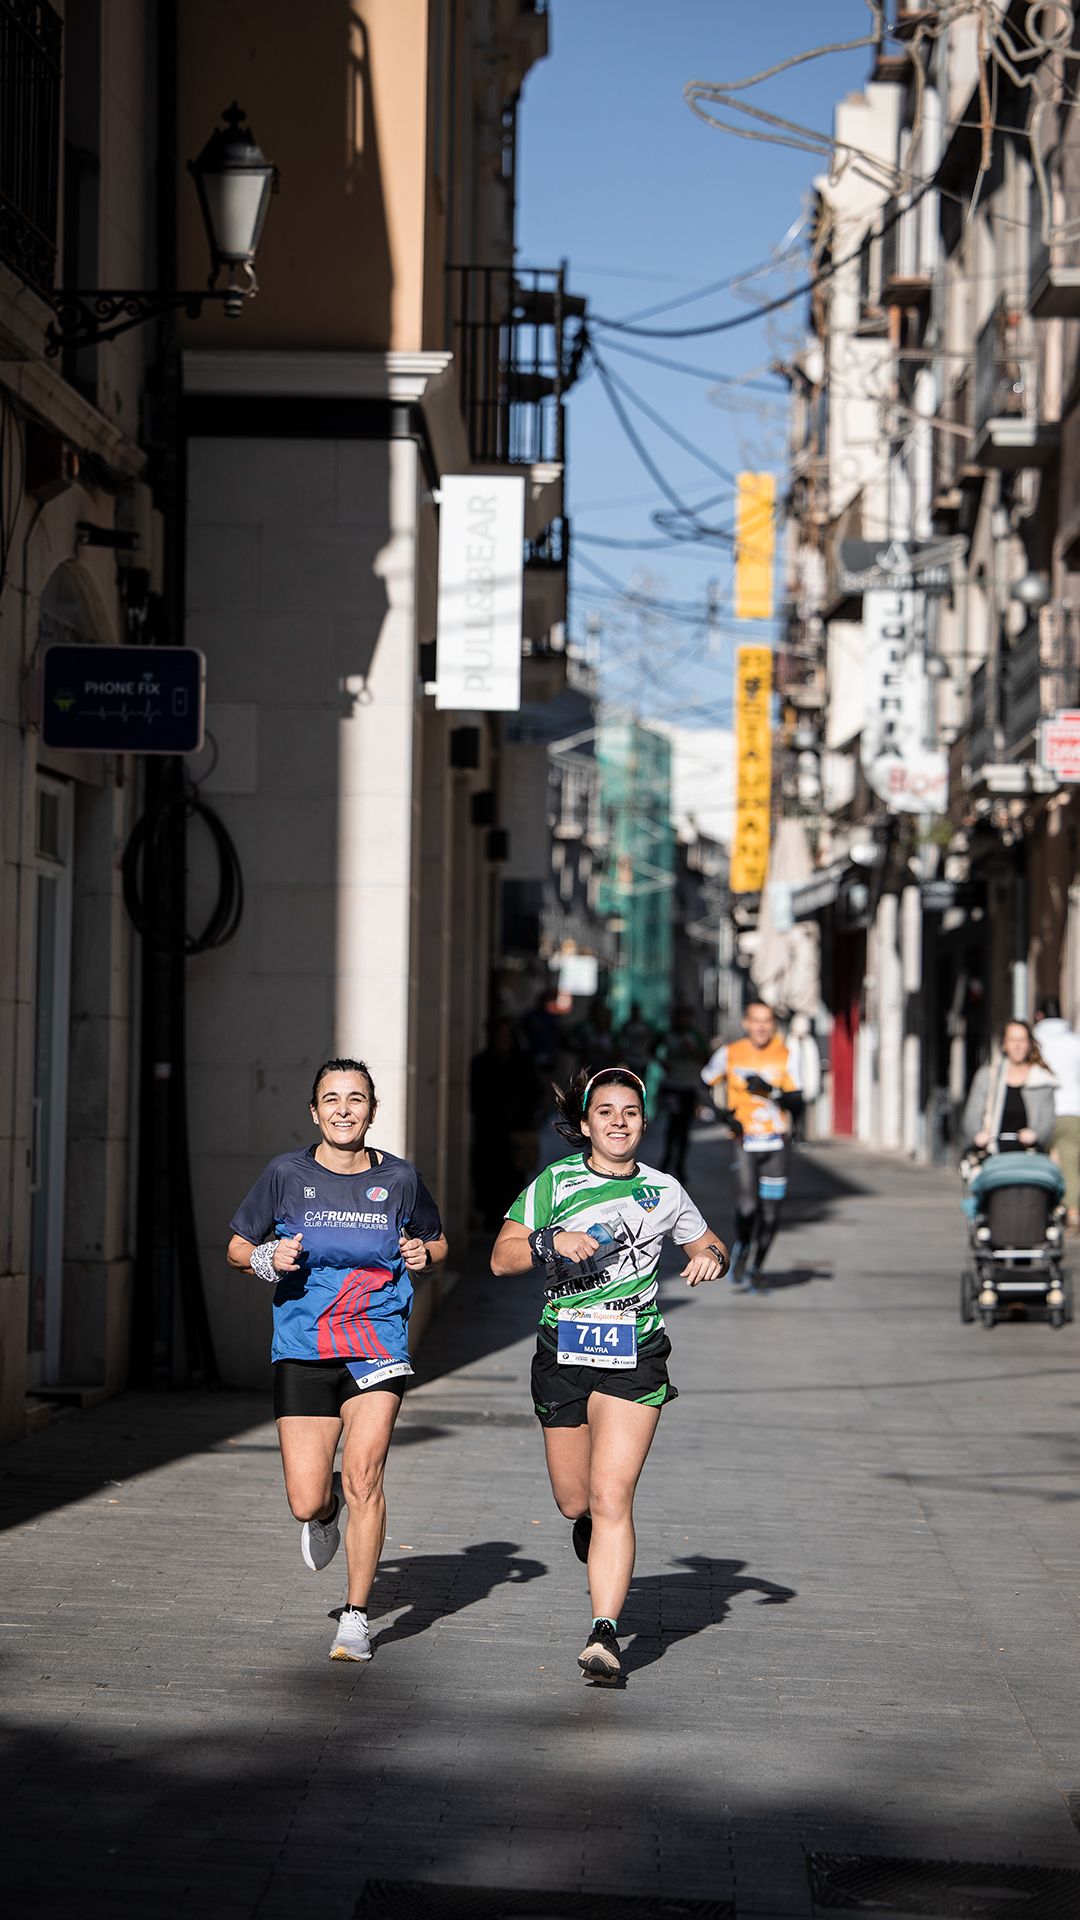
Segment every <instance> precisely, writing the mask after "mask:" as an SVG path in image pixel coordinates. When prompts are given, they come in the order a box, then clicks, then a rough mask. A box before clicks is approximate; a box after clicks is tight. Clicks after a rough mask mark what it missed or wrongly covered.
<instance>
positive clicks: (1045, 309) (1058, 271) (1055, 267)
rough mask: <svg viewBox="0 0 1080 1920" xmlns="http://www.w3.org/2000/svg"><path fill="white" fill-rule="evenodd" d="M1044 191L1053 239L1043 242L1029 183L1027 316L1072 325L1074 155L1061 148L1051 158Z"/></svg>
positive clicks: (1077, 228) (1079, 259)
mask: <svg viewBox="0 0 1080 1920" xmlns="http://www.w3.org/2000/svg"><path fill="white" fill-rule="evenodd" d="M1053 165H1054V175H1053V178H1052V181H1051V188H1050V213H1051V218H1052V220H1053V222H1054V226H1053V228H1052V235H1053V237H1052V238H1051V239H1050V240H1044V239H1043V231H1044V222H1045V211H1044V208H1043V203H1042V195H1041V194H1040V192H1039V186H1038V182H1037V181H1035V180H1033V181H1032V188H1031V203H1030V212H1029V216H1028V218H1029V225H1028V312H1029V313H1030V314H1031V315H1032V317H1033V318H1034V319H1036V320H1074V319H1076V318H1077V317H1078V316H1080V222H1078V221H1077V220H1076V219H1075V217H1074V218H1072V219H1070V220H1067V221H1066V220H1063V218H1062V216H1063V215H1065V214H1066V213H1071V214H1073V215H1074V216H1075V213H1076V209H1077V206H1078V204H1080V152H1078V151H1077V149H1076V148H1075V147H1071V146H1063V147H1062V148H1061V149H1060V150H1059V152H1058V153H1057V155H1055V156H1054V158H1053Z"/></svg>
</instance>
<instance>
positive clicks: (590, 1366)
mask: <svg viewBox="0 0 1080 1920" xmlns="http://www.w3.org/2000/svg"><path fill="white" fill-rule="evenodd" d="M556 1098H557V1102H558V1107H559V1112H560V1115H561V1119H560V1120H559V1121H558V1122H557V1126H558V1130H559V1132H560V1133H561V1134H562V1136H563V1138H564V1139H565V1140H568V1141H570V1142H571V1144H572V1145H573V1146H574V1147H575V1149H576V1151H575V1152H574V1153H572V1154H571V1155H570V1156H569V1157H568V1158H567V1159H565V1160H557V1161H556V1162H555V1163H554V1165H553V1166H550V1167H546V1168H545V1169H544V1171H543V1172H542V1173H541V1174H538V1176H537V1178H536V1179H535V1180H534V1181H533V1182H532V1185H531V1186H529V1187H526V1189H525V1191H524V1193H521V1194H519V1195H518V1198H517V1199H516V1200H515V1201H514V1204H513V1206H512V1207H511V1208H510V1210H509V1212H508V1214H507V1216H506V1221H505V1223H504V1225H503V1227H502V1230H501V1232H500V1234H499V1237H498V1239H497V1240H496V1242H495V1245H494V1248H493V1249H492V1254H491V1269H492V1272H493V1273H497V1274H519V1273H528V1272H529V1271H530V1270H531V1271H534V1272H536V1273H537V1275H538V1276H539V1277H540V1278H541V1279H542V1281H543V1284H544V1288H545V1295H546V1298H545V1303H544V1307H543V1311H542V1313H541V1316H540V1328H539V1332H538V1335H537V1341H536V1355H535V1358H534V1360H533V1367H532V1396H533V1405H534V1407H535V1410H536V1415H537V1418H538V1419H539V1421H540V1423H541V1425H542V1427H543V1430H544V1451H545V1454H546V1456H547V1469H548V1475H549V1477H550V1480H551V1489H552V1492H553V1493H554V1495H555V1500H556V1503H557V1505H558V1507H559V1510H560V1512H561V1513H564V1514H565V1515H566V1517H567V1519H568V1520H572V1521H573V1523H574V1527H573V1536H572V1537H573V1545H574V1551H575V1553H576V1554H577V1557H578V1559H579V1560H581V1561H584V1562H585V1563H586V1564H587V1566H588V1570H589V1592H590V1595H591V1599H592V1607H593V1621H592V1626H591V1628H590V1631H589V1633H588V1635H587V1637H586V1641H585V1647H584V1650H583V1652H582V1653H581V1655H580V1658H579V1660H578V1665H579V1666H580V1668H581V1670H582V1672H583V1673H584V1675H585V1677H586V1679H592V1680H597V1681H600V1682H601V1683H603V1684H606V1685H611V1684H614V1683H615V1682H617V1681H618V1680H620V1679H621V1677H622V1665H621V1661H620V1657H619V1642H618V1637H617V1636H618V1627H619V1612H620V1609H621V1607H622V1604H623V1602H624V1600H625V1599H626V1594H627V1589H628V1588H629V1585H630V1576H631V1574H632V1573H633V1570H634V1546H635V1541H634V1518H633V1504H634V1492H635V1489H636V1487H637V1482H638V1478H639V1476H640V1473H641V1469H642V1467H643V1466H644V1464H645V1460H646V1456H647V1455H648V1451H649V1448H650V1446H651V1445H652V1439H653V1435H654V1433H655V1432H656V1424H657V1421H658V1420H659V1418H660V1409H661V1407H664V1406H666V1405H667V1403H668V1401H669V1400H674V1399H675V1398H676V1389H675V1388H674V1387H673V1386H672V1384H671V1381H670V1380H669V1379H668V1370H667V1360H668V1355H669V1354H670V1352H671V1342H670V1340H669V1339H668V1336H667V1333H666V1332H665V1330H664V1322H663V1318H662V1316H661V1314H660V1310H659V1307H658V1306H657V1290H658V1288H657V1268H658V1266H659V1261H660V1252H661V1248H662V1245H663V1241H664V1237H665V1235H670V1236H671V1238H672V1239H673V1240H674V1241H675V1243H676V1245H677V1246H679V1247H681V1248H682V1250H683V1252H684V1253H685V1255H686V1265H685V1267H684V1268H683V1272H682V1278H683V1279H684V1280H685V1281H686V1283H687V1285H688V1286H690V1287H696V1286H699V1285H700V1284H701V1282H702V1281H705V1280H718V1279H720V1278H721V1277H722V1275H723V1274H724V1273H725V1272H726V1271H727V1250H726V1248H725V1247H724V1245H723V1242H722V1241H720V1240H719V1239H718V1238H717V1236H716V1234H714V1233H713V1232H712V1231H711V1229H710V1228H709V1227H708V1226H707V1225H706V1223H705V1220H704V1218H703V1216H702V1215H701V1214H700V1213H699V1212H698V1209H697V1207H696V1206H695V1205H694V1203H693V1201H692V1200H691V1199H690V1197H689V1195H688V1194H687V1193H685V1192H684V1190H683V1188H682V1187H681V1186H680V1185H679V1183H678V1181H677V1180H673V1179H672V1178H671V1177H670V1175H669V1174H666V1173H661V1172H660V1171H659V1170H658V1169H657V1168H656V1167H649V1166H643V1165H639V1164H638V1162H637V1160H636V1159H635V1154H636V1153H637V1149H638V1146H639V1144H640V1141H641V1137H642V1135H643V1133H644V1131H645V1088H644V1086H643V1084H642V1081H641V1079H640V1078H639V1076H638V1075H637V1074H636V1073H634V1072H632V1071H631V1070H630V1068H628V1067H608V1068H607V1069H605V1070H603V1071H601V1072H600V1073H597V1074H593V1075H592V1076H591V1078H590V1076H589V1074H588V1073H587V1072H586V1071H582V1072H581V1073H579V1074H576V1075H575V1077H574V1079H573V1080H572V1081H571V1082H570V1085H569V1087H568V1088H567V1089H566V1090H565V1092H562V1091H559V1090H556Z"/></svg>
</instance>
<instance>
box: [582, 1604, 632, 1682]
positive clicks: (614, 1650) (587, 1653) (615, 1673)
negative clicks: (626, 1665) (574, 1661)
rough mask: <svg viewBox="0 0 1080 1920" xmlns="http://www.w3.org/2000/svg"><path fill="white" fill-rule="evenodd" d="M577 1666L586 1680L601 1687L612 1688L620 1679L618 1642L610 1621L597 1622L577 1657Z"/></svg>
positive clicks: (620, 1666)
mask: <svg viewBox="0 0 1080 1920" xmlns="http://www.w3.org/2000/svg"><path fill="white" fill-rule="evenodd" d="M578 1666H579V1667H580V1668H581V1671H582V1673H583V1674H584V1676H585V1678H586V1680H596V1681H598V1682H599V1684H600V1685H601V1686H602V1687H613V1686H615V1685H616V1684H617V1682H618V1681H620V1680H621V1679H622V1662H621V1660H620V1659H619V1642H618V1640H617V1639H616V1637H615V1629H614V1627H613V1626H612V1624H611V1621H610V1620H598V1621H597V1623H596V1625H595V1627H594V1628H593V1630H592V1632H591V1633H590V1635H589V1637H588V1639H587V1640H586V1642H585V1646H584V1648H583V1650H582V1652H581V1653H580V1654H579V1655H578Z"/></svg>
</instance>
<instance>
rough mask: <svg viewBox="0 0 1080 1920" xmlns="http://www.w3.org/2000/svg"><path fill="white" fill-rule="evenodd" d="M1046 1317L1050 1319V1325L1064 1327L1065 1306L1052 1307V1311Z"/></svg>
mask: <svg viewBox="0 0 1080 1920" xmlns="http://www.w3.org/2000/svg"><path fill="white" fill-rule="evenodd" d="M1046 1317H1047V1319H1048V1320H1049V1322H1050V1325H1051V1326H1052V1327H1054V1328H1058V1327H1063V1326H1064V1325H1065V1309H1064V1307H1051V1309H1050V1312H1049V1313H1048V1314H1047V1316H1046Z"/></svg>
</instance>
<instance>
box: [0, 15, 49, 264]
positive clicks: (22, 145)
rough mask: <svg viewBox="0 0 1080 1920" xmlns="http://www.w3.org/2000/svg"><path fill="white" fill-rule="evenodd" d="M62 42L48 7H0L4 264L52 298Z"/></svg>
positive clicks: (0, 252)
mask: <svg viewBox="0 0 1080 1920" xmlns="http://www.w3.org/2000/svg"><path fill="white" fill-rule="evenodd" d="M62 39H63V24H62V22H61V19H60V16H59V14H58V13H57V12H56V10H55V8H53V7H51V6H49V5H48V4H47V0H0V260H2V261H3V263H4V265H5V266H7V267H10V268H11V270H12V272H14V273H16V274H18V276H19V279H20V280H23V281H25V282H26V284H27V285H28V286H31V287H33V288H34V289H35V290H36V291H37V292H38V293H41V294H44V295H45V296H46V297H48V295H49V294H50V292H51V290H52V285H53V276H54V273H55V269H56V231H57V219H58V211H59V187H60V73H61V44H62Z"/></svg>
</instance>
